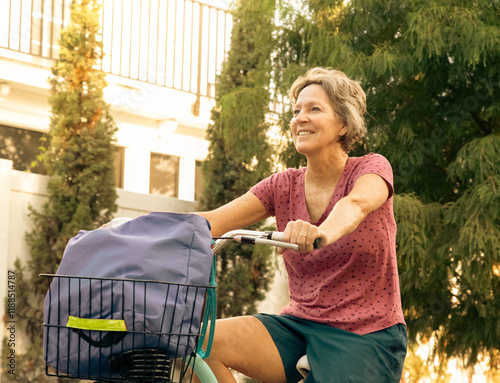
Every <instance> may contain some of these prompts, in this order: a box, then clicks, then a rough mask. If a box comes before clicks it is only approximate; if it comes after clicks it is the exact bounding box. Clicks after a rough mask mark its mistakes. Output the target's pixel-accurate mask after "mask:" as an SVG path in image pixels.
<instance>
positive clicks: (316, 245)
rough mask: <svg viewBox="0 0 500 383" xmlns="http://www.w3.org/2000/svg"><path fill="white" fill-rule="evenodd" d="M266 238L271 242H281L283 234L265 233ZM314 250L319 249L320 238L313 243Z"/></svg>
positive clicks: (277, 232) (276, 232)
mask: <svg viewBox="0 0 500 383" xmlns="http://www.w3.org/2000/svg"><path fill="white" fill-rule="evenodd" d="M267 238H268V239H272V240H273V241H283V233H282V232H281V231H270V232H268V233H267ZM313 247H314V248H315V249H319V248H321V238H319V237H318V238H316V239H315V240H314V242H313Z"/></svg>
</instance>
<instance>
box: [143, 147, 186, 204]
mask: <svg viewBox="0 0 500 383" xmlns="http://www.w3.org/2000/svg"><path fill="white" fill-rule="evenodd" d="M179 165H180V158H179V157H176V156H169V155H165V154H158V153H151V162H150V170H149V193H151V194H156V195H161V196H165V197H175V198H178V197H179Z"/></svg>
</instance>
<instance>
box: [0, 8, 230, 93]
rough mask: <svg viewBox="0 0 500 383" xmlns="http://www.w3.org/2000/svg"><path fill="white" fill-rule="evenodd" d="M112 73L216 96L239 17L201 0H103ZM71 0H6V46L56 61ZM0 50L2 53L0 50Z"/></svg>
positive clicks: (0, 16)
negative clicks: (61, 33) (233, 20)
mask: <svg viewBox="0 0 500 383" xmlns="http://www.w3.org/2000/svg"><path fill="white" fill-rule="evenodd" d="M102 1H103V11H102V15H101V32H102V41H103V45H104V54H105V55H104V59H103V61H102V69H103V70H104V71H105V72H106V73H110V74H113V75H117V76H121V77H125V78H130V79H133V80H139V81H143V82H147V83H151V84H155V85H159V86H164V87H168V88H172V89H176V90H180V91H185V92H189V93H192V94H196V95H197V96H198V100H199V98H200V97H209V98H213V97H214V95H215V92H214V84H215V79H216V76H217V73H218V71H219V70H220V67H221V64H222V62H223V60H224V58H225V55H226V52H227V50H228V49H229V43H230V33H231V28H232V17H231V15H230V13H229V12H228V11H226V10H224V9H221V8H218V7H215V6H212V5H209V4H206V3H204V2H203V1H198V0H102ZM70 4H71V0H2V1H0V48H4V49H8V50H11V51H16V52H20V53H24V54H29V55H33V56H39V57H41V58H45V59H49V60H54V59H57V57H58V53H59V45H58V41H59V36H60V32H61V29H62V28H64V26H66V25H67V24H68V22H69V18H70ZM0 55H1V52H0Z"/></svg>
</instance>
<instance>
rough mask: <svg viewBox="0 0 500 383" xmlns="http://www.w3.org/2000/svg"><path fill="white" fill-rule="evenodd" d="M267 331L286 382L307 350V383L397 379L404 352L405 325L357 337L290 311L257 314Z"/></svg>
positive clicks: (387, 382)
mask: <svg viewBox="0 0 500 383" xmlns="http://www.w3.org/2000/svg"><path fill="white" fill-rule="evenodd" d="M255 317H256V318H257V319H259V320H260V321H261V322H262V323H263V324H264V326H266V328H267V330H268V331H269V333H270V334H271V337H272V338H273V340H274V342H275V344H276V346H277V348H278V351H279V353H280V355H281V359H282V361H283V366H284V367H285V373H286V378H287V382H293V383H296V382H298V381H300V380H301V378H302V377H301V375H300V374H299V372H298V371H297V369H296V367H295V365H296V364H297V361H298V360H299V359H300V358H301V357H302V356H303V355H305V354H307V358H308V360H309V365H310V366H311V372H310V373H309V375H308V376H307V379H306V380H305V382H306V383H311V382H318V383H319V382H321V383H337V382H338V383H361V382H363V383H365V382H368V383H393V382H394V383H396V382H399V381H400V379H401V374H402V372H403V364H404V359H405V356H406V347H407V335H406V326H405V325H403V324H397V325H394V326H391V327H389V328H386V329H384V330H380V331H376V332H373V333H370V334H366V335H358V334H355V333H352V332H349V331H345V330H340V329H338V328H335V327H331V326H327V325H324V324H319V323H315V322H311V321H308V320H304V319H299V318H296V317H293V316H288V315H267V314H257V315H255Z"/></svg>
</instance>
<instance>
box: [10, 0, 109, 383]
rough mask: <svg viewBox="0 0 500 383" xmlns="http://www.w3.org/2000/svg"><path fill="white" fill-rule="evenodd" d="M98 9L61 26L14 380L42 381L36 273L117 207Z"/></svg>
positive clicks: (81, 1) (23, 281)
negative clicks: (23, 349) (23, 347)
mask: <svg viewBox="0 0 500 383" xmlns="http://www.w3.org/2000/svg"><path fill="white" fill-rule="evenodd" d="M100 12H101V6H100V5H99V2H98V1H97V0H78V1H73V2H72V4H71V17H70V24H69V26H68V27H67V28H66V29H65V30H64V31H62V32H61V38H60V52H59V58H58V59H57V60H56V61H55V63H54V65H53V67H52V77H51V78H50V85H51V96H50V99H49V102H50V105H51V108H52V116H51V121H50V129H49V133H48V142H47V144H46V145H45V147H44V148H43V150H42V152H41V154H40V156H39V160H40V161H42V162H43V164H44V166H45V169H46V170H47V175H48V176H50V179H49V182H48V193H49V197H48V201H47V202H46V203H45V204H44V205H43V206H42V208H41V209H40V210H39V211H37V210H35V209H34V208H31V210H30V214H31V218H32V220H33V223H34V229H33V231H31V232H29V233H27V242H28V244H29V245H30V249H31V250H30V256H31V257H30V259H29V260H28V262H27V264H26V265H22V264H21V262H19V260H18V261H17V262H16V270H17V275H16V277H17V308H18V309H17V312H16V314H17V318H18V320H19V322H20V324H21V325H22V326H23V328H24V329H25V330H26V333H27V335H28V338H29V340H30V341H31V342H32V344H31V346H30V347H29V348H28V351H27V353H26V354H25V355H23V356H19V355H18V357H19V358H18V363H19V364H18V366H17V375H16V376H15V377H14V378H15V379H14V381H16V382H21V381H26V382H34V381H37V382H43V381H45V379H47V378H46V377H44V376H43V375H44V372H41V371H43V370H42V369H41V368H42V365H43V363H42V361H41V356H42V354H43V353H42V350H41V339H42V332H43V329H42V322H43V307H42V306H43V300H44V296H45V293H46V289H47V284H46V283H44V282H45V281H42V280H41V278H40V277H39V274H40V273H55V271H56V270H57V267H58V265H59V263H60V260H61V258H62V254H63V251H64V248H65V246H66V244H67V242H68V240H69V239H70V238H71V237H73V236H75V235H76V234H77V233H78V231H79V230H81V229H86V230H90V229H95V228H97V227H98V226H100V225H101V224H103V223H105V222H108V221H109V220H110V219H111V218H112V214H113V212H115V211H116V210H117V205H116V198H117V194H116V190H115V185H114V165H113V163H114V162H113V157H114V147H113V145H112V143H113V136H114V133H115V131H116V127H115V124H114V122H113V119H112V117H111V115H110V113H109V107H108V105H107V104H106V102H105V101H104V97H103V89H104V88H105V86H106V81H105V74H104V73H103V72H102V71H101V70H100V69H99V64H100V62H101V59H102V55H103V51H102V42H101V40H100V36H99V28H100ZM21 363H22V365H21ZM23 379H24V380H23Z"/></svg>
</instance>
